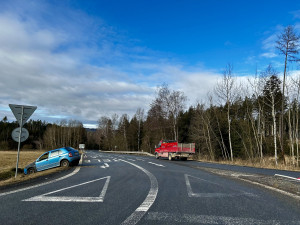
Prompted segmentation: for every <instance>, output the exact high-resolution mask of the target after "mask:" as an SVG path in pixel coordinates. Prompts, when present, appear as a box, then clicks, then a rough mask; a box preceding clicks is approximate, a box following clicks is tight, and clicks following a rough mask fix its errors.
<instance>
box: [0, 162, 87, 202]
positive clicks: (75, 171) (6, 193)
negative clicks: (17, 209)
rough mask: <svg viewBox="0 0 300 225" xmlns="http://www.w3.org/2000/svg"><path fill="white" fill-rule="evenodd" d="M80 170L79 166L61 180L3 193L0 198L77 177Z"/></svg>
mask: <svg viewBox="0 0 300 225" xmlns="http://www.w3.org/2000/svg"><path fill="white" fill-rule="evenodd" d="M83 158H84V157H81V159H80V161H79V165H81V164H82V159H83ZM79 170H80V167H79V166H78V167H76V169H75V170H74V171H73V172H72V173H70V174H68V175H66V176H63V177H61V178H57V179H55V180H52V181H48V182H45V183H41V184H37V185H33V186H30V187H26V188H21V189H18V190H14V191H8V192H4V193H1V194H0V197H1V196H5V195H10V194H14V193H18V192H21V191H26V190H30V189H33V188H37V187H42V186H44V185H47V184H52V183H54V182H57V181H61V180H64V179H66V178H68V177H71V176H73V175H75V174H76V173H78V172H79Z"/></svg>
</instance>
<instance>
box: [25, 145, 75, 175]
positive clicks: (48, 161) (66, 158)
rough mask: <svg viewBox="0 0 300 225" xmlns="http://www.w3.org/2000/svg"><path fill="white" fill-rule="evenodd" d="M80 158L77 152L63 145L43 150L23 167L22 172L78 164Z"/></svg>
mask: <svg viewBox="0 0 300 225" xmlns="http://www.w3.org/2000/svg"><path fill="white" fill-rule="evenodd" d="M79 160H80V154H79V152H78V151H77V150H76V149H74V148H71V147H63V148H58V149H55V150H51V151H48V152H45V153H44V154H43V155H41V156H40V157H39V158H38V159H37V160H35V162H33V163H31V164H29V165H27V166H26V167H25V168H24V174H31V173H35V172H38V171H42V170H47V169H50V168H54V167H58V166H61V167H69V165H78V163H79Z"/></svg>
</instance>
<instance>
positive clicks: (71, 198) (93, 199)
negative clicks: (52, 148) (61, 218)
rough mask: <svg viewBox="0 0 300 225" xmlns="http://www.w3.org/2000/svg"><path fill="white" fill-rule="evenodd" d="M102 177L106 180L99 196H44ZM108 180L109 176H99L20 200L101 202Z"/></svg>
mask: <svg viewBox="0 0 300 225" xmlns="http://www.w3.org/2000/svg"><path fill="white" fill-rule="evenodd" d="M103 179H106V182H105V184H104V186H103V188H102V191H101V193H100V195H99V197H78V196H46V195H50V194H54V193H57V192H60V191H64V190H67V189H71V188H75V187H78V186H82V185H85V184H89V183H93V182H95V181H99V180H103ZM109 181H110V176H107V177H102V178H99V179H95V180H91V181H88V182H84V183H82V184H76V185H73V186H70V187H66V188H62V189H59V190H56V191H52V192H48V193H46V194H43V195H38V196H35V197H32V198H28V199H25V200H22V201H25V202H103V200H104V196H105V194H106V191H107V188H108V184H109Z"/></svg>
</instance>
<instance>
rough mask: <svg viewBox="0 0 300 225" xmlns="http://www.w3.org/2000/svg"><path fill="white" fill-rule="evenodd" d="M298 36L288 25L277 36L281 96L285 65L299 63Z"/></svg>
mask: <svg viewBox="0 0 300 225" xmlns="http://www.w3.org/2000/svg"><path fill="white" fill-rule="evenodd" d="M299 41H300V36H298V35H297V34H296V33H295V30H294V27H293V26H291V25H289V26H287V27H286V28H285V29H284V31H283V32H282V33H281V34H280V35H279V36H278V40H277V41H276V48H277V49H278V50H279V52H280V54H282V55H284V57H285V59H284V72H283V83H282V95H283V96H284V95H285V92H284V89H285V79H286V69H287V63H288V61H289V62H293V61H299V58H298V57H297V55H298V53H299V47H300V42H299ZM283 104H284V103H283V101H282V104H281V153H282V156H283V160H284V163H285V158H284V148H283V129H284V126H283V124H284V121H283V116H284V105H283Z"/></svg>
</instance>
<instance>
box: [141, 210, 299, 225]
mask: <svg viewBox="0 0 300 225" xmlns="http://www.w3.org/2000/svg"><path fill="white" fill-rule="evenodd" d="M145 219H146V220H152V221H160V222H158V223H159V224H163V223H164V222H168V223H172V222H175V223H176V224H177V223H178V224H179V223H180V224H184V223H193V224H226V225H232V224H236V225H237V224H243V225H252V224H274V225H275V224H276V225H280V224H300V221H295V220H294V221H286V220H260V219H254V218H244V217H229V216H211V215H196V214H178V213H164V212H149V213H148V214H147V216H146V217H145Z"/></svg>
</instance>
